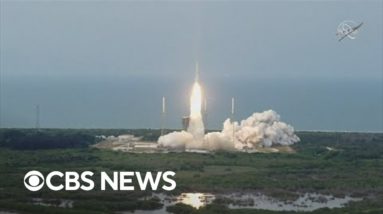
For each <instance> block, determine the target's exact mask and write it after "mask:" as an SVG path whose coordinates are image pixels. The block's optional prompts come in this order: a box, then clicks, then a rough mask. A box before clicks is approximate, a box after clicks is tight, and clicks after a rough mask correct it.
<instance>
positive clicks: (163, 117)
mask: <svg viewBox="0 0 383 214" xmlns="http://www.w3.org/2000/svg"><path fill="white" fill-rule="evenodd" d="M165 116H166V98H165V97H162V112H161V136H162V135H164V127H165Z"/></svg>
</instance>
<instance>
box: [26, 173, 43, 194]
mask: <svg viewBox="0 0 383 214" xmlns="http://www.w3.org/2000/svg"><path fill="white" fill-rule="evenodd" d="M24 186H25V187H26V188H27V189H29V190H30V191H33V192H35V191H39V190H40V189H41V188H42V187H43V186H44V176H43V174H41V172H39V171H36V170H33V171H30V172H28V173H27V174H25V176H24Z"/></svg>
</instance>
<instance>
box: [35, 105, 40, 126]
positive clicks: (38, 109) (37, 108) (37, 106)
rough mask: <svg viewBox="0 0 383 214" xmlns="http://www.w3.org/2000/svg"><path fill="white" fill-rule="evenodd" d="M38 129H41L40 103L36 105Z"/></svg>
mask: <svg viewBox="0 0 383 214" xmlns="http://www.w3.org/2000/svg"><path fill="white" fill-rule="evenodd" d="M35 128H36V129H40V105H36V127H35Z"/></svg>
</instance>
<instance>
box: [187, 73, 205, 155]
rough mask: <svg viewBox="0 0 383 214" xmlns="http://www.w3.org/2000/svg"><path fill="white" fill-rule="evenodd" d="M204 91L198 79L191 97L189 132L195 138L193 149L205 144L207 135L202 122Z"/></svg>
mask: <svg viewBox="0 0 383 214" xmlns="http://www.w3.org/2000/svg"><path fill="white" fill-rule="evenodd" d="M201 108H202V90H201V86H200V84H199V83H198V79H196V81H195V82H194V85H193V89H192V93H191V97H190V118H189V126H188V132H189V133H190V134H192V136H193V139H194V140H193V143H192V145H191V147H195V148H199V147H200V146H201V145H202V143H203V136H204V135H205V127H204V125H203V121H202V114H201Z"/></svg>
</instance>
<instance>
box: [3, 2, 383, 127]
mask: <svg viewBox="0 0 383 214" xmlns="http://www.w3.org/2000/svg"><path fill="white" fill-rule="evenodd" d="M0 2H1V16H0V17H1V20H0V24H1V26H0V29H1V31H0V36H1V38H0V45H1V47H0V48H1V50H0V51H1V56H0V57H1V65H0V68H1V83H2V84H1V95H2V97H1V122H2V127H33V126H34V124H35V122H34V120H35V106H36V105H37V104H39V105H40V108H41V126H43V127H60V128H98V127H101V128H157V127H159V125H160V111H161V97H162V96H166V97H167V100H168V103H167V105H168V115H167V122H166V124H167V126H168V127H171V128H180V127H181V122H180V118H181V117H182V116H183V115H187V114H188V110H189V108H188V101H189V94H190V88H191V85H192V81H193V79H194V64H195V61H199V64H200V71H201V81H202V85H203V88H204V91H205V92H206V96H207V99H208V118H207V121H208V125H207V126H208V128H220V127H221V124H222V122H223V120H224V119H226V118H227V117H228V116H229V113H230V102H231V101H230V99H231V97H232V96H234V97H236V100H237V113H236V118H237V119H238V120H240V119H244V118H246V117H247V116H249V115H250V114H251V113H253V112H258V111H263V110H267V109H274V110H275V111H277V112H278V113H279V114H280V115H281V117H282V120H284V121H286V122H288V123H290V124H291V125H293V126H294V127H295V128H296V129H298V130H342V131H344V130H346V131H383V110H382V109H383V65H382V64H383V60H382V59H383V42H382V38H383V33H382V31H383V30H382V28H383V27H382V26H383V23H382V20H383V3H382V1H308V2H303V1H271V2H270V1H243V2H241V1H214V2H213V1H210V2H203V1H186V2H185V1H178V2H177V1H161V2H155V1H146V2H135V1H80V2H75V1H53V2H48V1H9V0H0ZM343 20H354V21H356V22H362V21H363V22H364V25H363V26H362V28H361V30H360V33H359V34H358V36H357V39H355V40H349V39H345V40H343V41H342V42H338V41H337V39H336V37H335V32H336V28H337V26H338V24H339V23H340V22H342V21H343Z"/></svg>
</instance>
